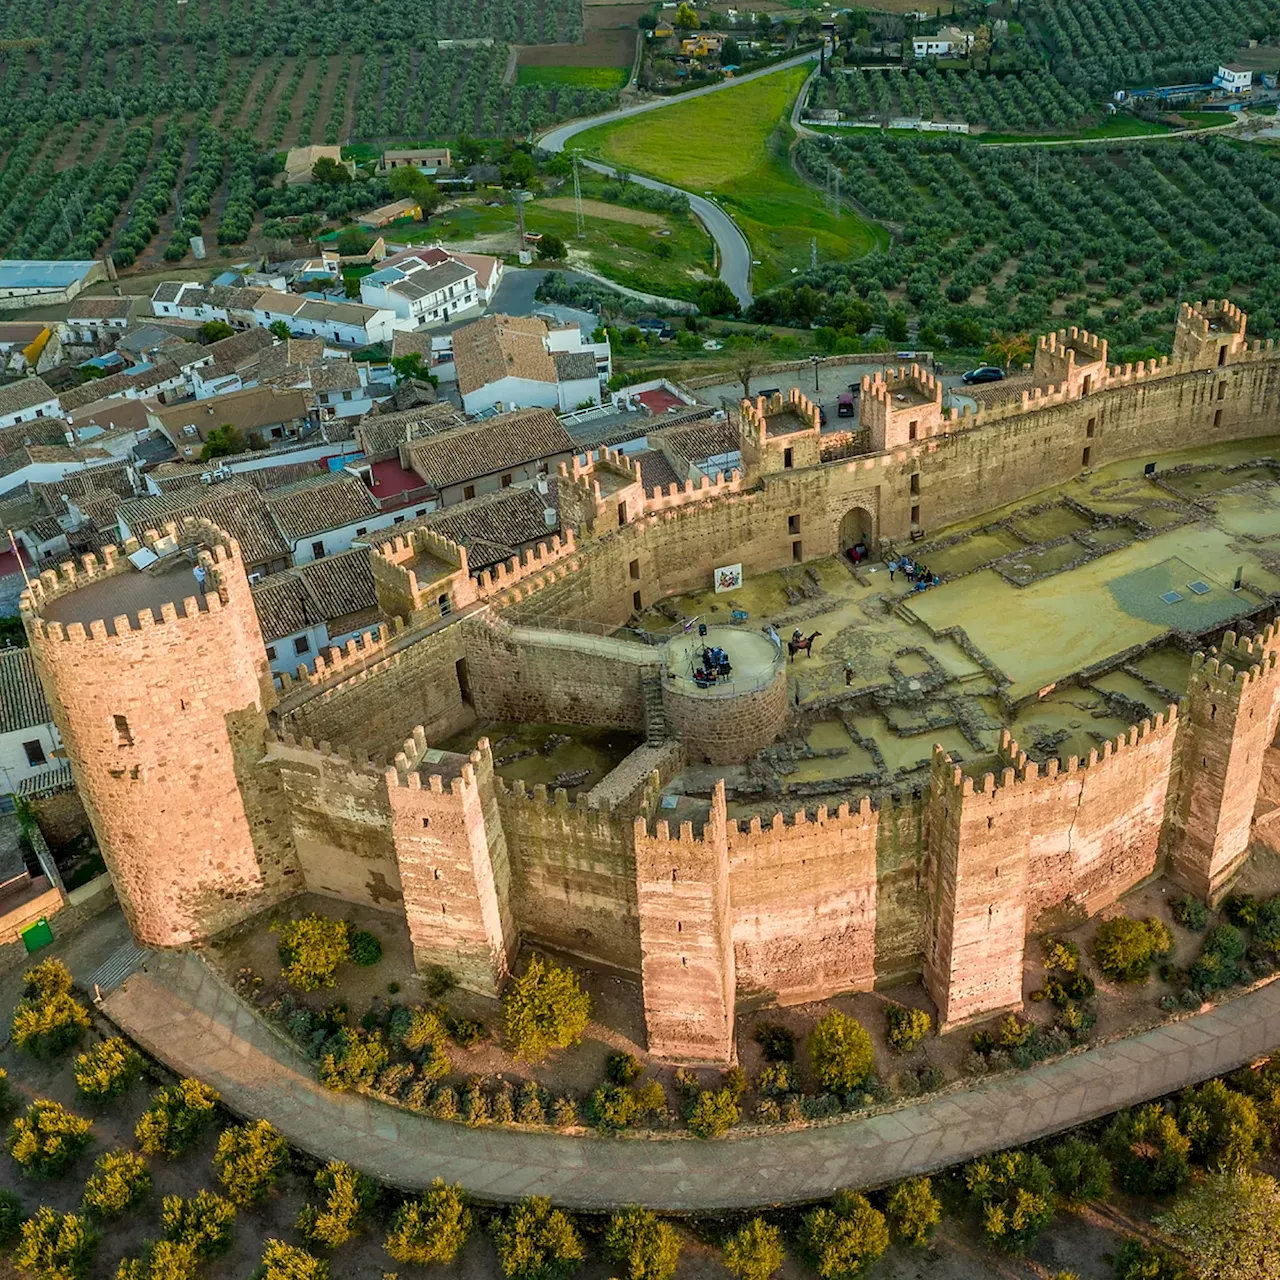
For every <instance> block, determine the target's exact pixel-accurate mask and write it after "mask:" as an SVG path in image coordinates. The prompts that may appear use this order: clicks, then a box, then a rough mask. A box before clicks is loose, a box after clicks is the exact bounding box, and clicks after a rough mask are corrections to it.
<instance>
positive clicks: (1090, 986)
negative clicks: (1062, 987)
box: [1066, 973, 1098, 1000]
mask: <svg viewBox="0 0 1280 1280" xmlns="http://www.w3.org/2000/svg"><path fill="white" fill-rule="evenodd" d="M1066 986H1067V995H1068V996H1070V997H1071V999H1072V1000H1088V999H1090V998H1092V996H1093V994H1094V993H1095V992H1096V991H1097V989H1098V988H1097V986H1096V985H1095V983H1094V981H1093V979H1092V978H1091V977H1089V975H1088V974H1087V973H1077V974H1075V975H1073V976H1072V978H1071V979H1070V981H1068V982H1067V984H1066Z"/></svg>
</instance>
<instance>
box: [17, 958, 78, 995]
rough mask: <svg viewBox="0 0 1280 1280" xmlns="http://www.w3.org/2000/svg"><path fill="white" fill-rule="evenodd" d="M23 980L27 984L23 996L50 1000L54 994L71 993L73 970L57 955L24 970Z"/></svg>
mask: <svg viewBox="0 0 1280 1280" xmlns="http://www.w3.org/2000/svg"><path fill="white" fill-rule="evenodd" d="M22 981H23V982H24V983H25V984H26V988H25V990H24V991H23V993H22V994H23V998H24V999H27V1000H48V999H50V998H51V997H52V996H66V995H70V994H71V970H70V969H68V968H67V966H66V965H65V964H63V963H62V961H61V960H59V959H57V958H56V957H54V958H51V959H49V960H44V961H42V962H41V963H40V964H37V965H33V966H32V967H31V968H30V969H26V970H24V971H23V974H22Z"/></svg>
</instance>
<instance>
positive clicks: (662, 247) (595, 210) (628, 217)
mask: <svg viewBox="0 0 1280 1280" xmlns="http://www.w3.org/2000/svg"><path fill="white" fill-rule="evenodd" d="M582 194H583V197H584V200H583V206H584V211H585V213H586V218H585V223H586V236H585V238H584V239H582V240H579V239H578V236H577V224H576V222H575V220H574V215H573V201H572V199H571V198H566V197H563V196H555V197H552V198H550V199H549V200H527V201H525V206H524V225H525V230H526V231H530V232H536V233H538V234H540V235H553V236H559V237H560V239H561V240H563V241H564V242H565V245H566V246H567V247H568V250H569V263H570V265H577V266H583V267H586V268H587V269H588V270H590V271H594V272H596V273H597V274H598V275H602V276H604V277H605V278H606V279H608V280H613V281H615V282H616V283H617V284H621V285H625V286H627V287H628V288H630V289H639V290H640V291H641V292H643V293H656V294H661V295H663V296H664V297H668V298H689V299H691V298H693V297H694V295H695V294H696V293H697V291H698V288H699V286H700V285H701V284H703V283H705V282H706V281H707V280H709V279H712V278H713V277H714V275H715V272H714V269H713V262H712V257H713V246H712V244H711V240H710V238H709V237H708V236H707V234H706V232H705V231H704V230H703V229H702V224H701V223H699V222H698V220H697V219H696V218H694V217H691V216H689V215H678V214H671V213H653V212H649V211H647V210H637V209H631V208H628V207H626V206H625V205H617V204H610V203H609V202H607V201H605V200H602V199H601V198H600V195H601V192H600V184H596V183H590V182H584V183H583V191H582ZM515 230H516V223H515V212H514V210H513V209H512V207H511V206H510V205H509V204H504V205H503V206H501V207H500V208H496V209H494V208H490V207H489V206H488V205H480V206H475V205H468V206H465V207H463V208H460V209H450V210H449V212H448V213H446V214H443V215H442V216H440V217H437V218H432V219H431V224H430V230H429V231H428V232H426V236H427V237H434V236H439V237H440V239H441V240H443V241H445V242H449V241H460V240H470V239H472V238H474V237H477V236H490V235H507V234H509V235H510V236H511V245H512V248H513V249H514V247H515ZM411 238H414V239H419V240H420V239H422V238H424V233H423V231H422V229H421V228H419V229H417V231H416V232H415V233H414V234H413V236H412V237H411Z"/></svg>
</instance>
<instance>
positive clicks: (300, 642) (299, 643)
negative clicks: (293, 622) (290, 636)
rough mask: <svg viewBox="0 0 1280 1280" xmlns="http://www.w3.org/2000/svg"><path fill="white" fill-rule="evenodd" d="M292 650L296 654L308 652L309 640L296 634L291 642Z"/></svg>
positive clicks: (309, 650) (309, 648)
mask: <svg viewBox="0 0 1280 1280" xmlns="http://www.w3.org/2000/svg"><path fill="white" fill-rule="evenodd" d="M293 651H294V653H298V654H302V653H310V652H311V641H310V640H308V639H307V637H306V636H298V637H297V638H296V639H295V640H294V642H293Z"/></svg>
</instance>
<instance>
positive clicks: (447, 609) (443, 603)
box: [436, 594, 453, 618]
mask: <svg viewBox="0 0 1280 1280" xmlns="http://www.w3.org/2000/svg"><path fill="white" fill-rule="evenodd" d="M436 604H437V605H439V606H440V616H441V617H442V618H447V617H448V616H449V615H450V614H451V613H452V612H453V606H452V605H451V604H450V603H449V597H448V595H447V594H446V595H443V596H441V597H440V599H439V600H437V601H436Z"/></svg>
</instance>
